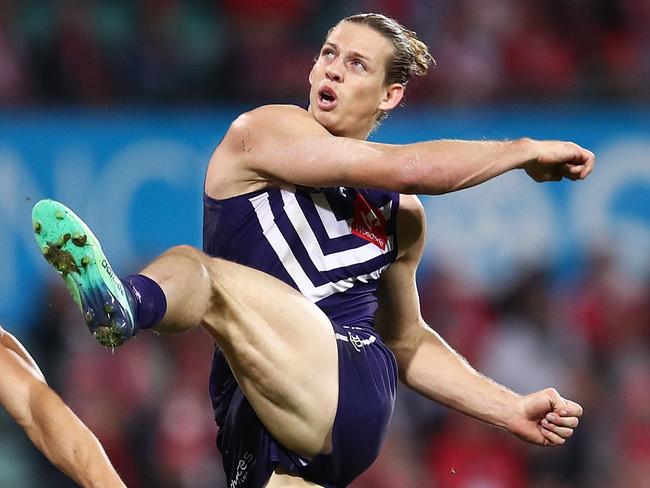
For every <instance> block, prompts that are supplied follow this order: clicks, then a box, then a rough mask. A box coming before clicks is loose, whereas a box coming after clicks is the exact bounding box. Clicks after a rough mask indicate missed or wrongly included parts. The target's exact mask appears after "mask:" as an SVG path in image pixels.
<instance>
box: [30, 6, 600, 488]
mask: <svg viewBox="0 0 650 488" xmlns="http://www.w3.org/2000/svg"><path fill="white" fill-rule="evenodd" d="M281 55H282V53H278V56H281ZM430 62H431V56H430V55H429V53H428V50H427V48H426V46H425V45H424V44H423V43H422V42H421V41H419V40H418V39H417V38H416V37H415V34H414V33H413V32H410V31H408V30H406V29H405V28H403V27H402V26H400V25H399V24H398V23H397V22H395V21H394V20H392V19H389V18H387V17H384V16H382V15H377V14H365V15H357V16H353V17H349V18H347V19H344V20H343V21H341V22H340V23H339V24H337V25H336V26H335V27H334V28H333V29H332V30H330V32H329V33H328V36H327V39H326V42H325V44H324V45H323V48H322V49H321V52H320V54H319V56H318V59H317V60H316V62H315V64H314V66H313V68H312V70H311V73H310V74H309V82H310V84H311V90H310V97H309V101H310V105H309V108H308V110H303V109H301V108H298V107H295V106H265V107H260V108H258V109H256V110H253V111H251V112H249V113H247V114H244V115H242V116H240V117H239V118H238V119H237V120H235V121H234V122H233V124H232V125H231V127H230V129H229V130H228V132H227V134H226V135H225V136H224V138H223V140H222V141H221V143H220V144H219V146H218V147H217V149H216V150H215V152H214V154H213V157H212V159H211V161H210V164H209V167H208V170H207V175H206V181H205V195H204V212H205V215H204V245H203V247H204V251H205V252H206V253H207V254H209V255H210V256H212V257H210V256H208V255H206V254H204V253H201V252H199V251H197V250H195V249H193V248H191V247H188V246H180V247H176V248H173V249H171V250H169V251H168V252H166V253H165V254H163V255H162V256H161V257H160V258H158V259H157V260H155V261H154V262H153V263H151V264H150V265H148V266H147V267H146V268H145V269H144V270H143V271H142V273H141V274H137V275H132V276H129V277H127V278H125V279H124V280H123V281H122V280H120V279H118V278H117V277H116V276H115V275H114V273H113V272H112V270H111V268H110V265H109V264H108V261H107V260H106V257H105V256H104V254H103V252H102V251H101V248H100V246H99V243H98V242H97V240H96V238H95V237H94V236H93V235H92V233H91V232H90V230H89V229H88V227H87V226H86V225H85V224H84V223H83V222H82V221H81V220H80V219H79V218H78V217H77V216H76V215H74V213H72V211H70V210H69V209H67V208H66V207H64V206H63V205H61V204H60V203H58V202H53V201H49V200H48V201H42V202H39V203H38V204H37V205H36V206H35V208H34V211H33V215H32V218H33V223H34V228H35V230H36V238H37V241H38V243H39V245H40V246H41V248H42V251H43V253H44V255H45V257H46V259H47V260H48V261H49V262H50V263H51V264H52V265H53V266H54V267H55V268H56V269H57V270H58V271H59V273H61V274H62V276H63V277H64V279H65V281H66V284H67V285H68V288H69V289H70V292H71V293H72V296H73V298H74V299H75V301H76V302H77V304H78V305H79V307H80V309H81V311H82V313H83V314H84V316H85V318H86V321H87V323H88V325H89V327H90V330H91V331H92V332H93V334H94V335H95V337H96V338H97V339H98V340H99V341H100V343H102V344H104V345H106V346H110V347H114V346H118V345H120V344H121V343H122V342H123V341H125V340H127V339H128V338H130V337H132V336H133V335H135V332H136V331H137V329H138V328H149V327H155V329H156V330H157V331H160V332H169V333H175V332H181V331H183V330H187V329H190V328H193V327H196V326H197V325H198V324H201V325H202V326H203V327H204V328H205V329H206V331H207V332H208V333H210V335H211V336H212V337H213V338H214V340H215V342H216V344H217V345H218V348H217V350H216V352H215V358H214V363H213V371H212V379H211V394H212V400H213V405H214V407H215V416H216V419H217V422H218V424H219V425H220V427H221V428H220V432H219V438H218V445H219V448H220V449H221V451H222V453H223V459H224V468H225V470H226V476H227V478H228V483H229V486H232V487H262V486H267V487H276V486H301V487H303V486H313V484H314V483H316V484H317V485H320V486H326V487H334V486H337V487H338V486H346V485H347V484H349V483H350V482H351V481H352V480H353V479H354V478H355V477H356V476H358V475H359V474H360V473H361V472H363V471H364V470H365V469H366V468H367V467H368V466H369V465H370V464H371V463H372V461H373V460H374V459H375V457H376V455H377V453H378V451H379V449H380V446H381V442H382V439H383V436H384V433H385V430H386V427H387V425H388V422H389V420H390V416H391V414H392V409H393V402H394V396H395V383H396V380H397V375H398V373H399V377H400V379H401V380H402V381H403V382H404V383H405V384H406V385H408V386H409V387H411V388H413V389H414V390H416V391H418V392H420V393H421V394H423V395H425V396H426V397H428V398H431V399H432V400H435V401H438V402H441V403H443V404H445V405H448V406H450V407H451V408H454V409H456V410H459V411H461V412H463V413H465V414H467V415H470V416H473V417H475V418H478V419H481V420H483V421H485V422H489V423H491V424H494V425H498V426H500V427H503V428H506V429H508V430H509V431H511V432H512V433H514V434H515V435H517V436H518V437H520V438H522V439H524V440H526V441H529V442H533V443H536V444H540V445H560V444H563V443H564V442H565V440H566V439H567V438H568V437H570V436H571V434H572V432H573V429H574V428H575V427H576V426H577V425H578V417H579V416H580V415H581V414H582V408H581V407H580V406H579V405H577V404H575V403H573V402H570V401H568V400H565V399H563V398H562V397H561V396H560V395H559V394H558V393H557V392H556V391H555V390H553V389H546V390H543V391H540V392H536V393H533V394H530V395H526V396H520V395H517V394H515V393H513V392H511V391H509V390H508V389H506V388H505V387H503V386H500V385H498V384H496V383H494V382H493V381H491V380H489V379H488V378H486V377H484V376H482V375H480V374H479V373H477V372H476V371H475V370H473V369H472V368H471V367H470V366H469V365H468V364H467V362H466V361H465V360H464V359H463V358H462V357H460V356H459V355H458V354H456V353H455V352H454V351H453V350H452V349H451V348H450V347H449V346H448V345H447V344H446V343H445V342H444V341H443V340H442V339H441V338H440V337H439V336H438V335H437V334H436V333H435V332H434V331H432V330H431V329H430V328H429V327H428V326H427V325H426V324H425V323H424V321H423V320H422V318H421V316H420V311H419V303H418V294H417V290H416V286H415V271H416V268H417V264H418V262H419V260H420V257H421V255H422V250H423V247H424V242H425V238H424V234H425V229H424V225H425V224H424V223H425V219H424V212H423V209H422V206H421V204H420V203H419V201H418V199H417V198H416V197H415V196H413V194H414V193H425V194H440V193H445V192H449V191H455V190H459V189H462V188H467V187H469V186H472V185H476V184H479V183H482V182H484V181H486V180H488V179H490V178H492V177H495V176H497V175H499V174H502V173H504V172H506V171H510V170H514V169H524V170H525V171H526V172H527V173H528V174H529V175H530V176H531V177H532V178H533V179H535V180H536V181H549V180H559V179H562V178H569V179H573V180H575V179H582V178H585V177H587V175H588V174H589V173H590V172H591V170H592V167H593V163H594V155H593V154H592V153H591V152H589V151H587V150H585V149H582V148H581V147H579V146H577V145H575V144H572V143H566V142H558V141H544V142H541V141H532V140H528V139H522V140H518V141H509V142H471V141H428V142H421V143H417V144H407V145H388V144H377V143H370V142H366V140H365V139H366V138H367V137H368V135H369V133H370V132H371V130H372V129H373V127H374V126H375V124H376V123H377V122H378V121H379V120H380V119H381V118H382V117H384V116H385V114H386V113H387V112H388V111H390V110H391V109H393V108H394V107H396V106H397V105H398V104H399V103H400V101H401V100H402V97H403V94H404V89H405V85H406V83H407V81H408V79H409V78H410V76H411V75H412V74H424V73H425V72H426V69H427V67H428V64H429V63H430ZM269 76H273V74H272V73H269ZM371 188H372V189H371ZM221 258H224V259H221Z"/></svg>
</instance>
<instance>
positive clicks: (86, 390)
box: [0, 0, 650, 488]
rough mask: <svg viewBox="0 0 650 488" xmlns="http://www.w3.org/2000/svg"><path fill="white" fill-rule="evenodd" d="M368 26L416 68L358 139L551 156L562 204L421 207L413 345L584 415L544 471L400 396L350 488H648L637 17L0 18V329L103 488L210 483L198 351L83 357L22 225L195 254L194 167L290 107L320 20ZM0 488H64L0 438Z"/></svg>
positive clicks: (622, 13) (538, 6)
mask: <svg viewBox="0 0 650 488" xmlns="http://www.w3.org/2000/svg"><path fill="white" fill-rule="evenodd" d="M360 11H380V12H382V13H385V14H388V15H391V16H394V17H396V18H397V19H398V20H400V21H401V22H402V23H404V24H405V25H407V26H409V27H410V28H412V29H414V30H416V31H417V32H418V33H419V34H420V35H421V37H422V38H423V39H424V40H425V41H426V42H427V43H428V45H429V46H430V49H431V51H432V53H433V55H434V57H435V58H436V59H437V62H438V67H437V69H435V70H432V72H431V73H430V75H429V76H427V77H426V78H424V79H419V80H413V81H412V82H411V84H410V85H409V88H408V91H407V101H406V105H405V107H404V108H401V109H399V110H398V111H396V113H395V114H394V115H392V116H391V118H389V119H388V121H386V122H385V123H384V125H383V126H382V127H381V128H380V130H379V131H378V132H377V133H376V134H374V135H373V139H375V140H381V141H388V142H409V141H414V140H418V139H421V138H479V139H480V138H497V139H504V138H515V137H521V136H531V137H537V138H562V139H571V140H574V141H576V142H578V143H580V144H583V145H585V146H587V147H589V148H590V149H592V150H594V151H595V152H596V153H597V155H598V156H599V159H598V165H597V170H596V171H595V172H594V174H593V175H592V177H591V178H590V179H589V180H588V181H585V182H578V183H573V184H571V183H566V184H565V183H563V182H561V183H553V184H545V185H537V184H535V183H533V182H532V181H530V180H528V179H527V178H526V177H524V176H522V175H519V174H509V175H507V176H505V177H502V178H499V179H497V180H495V181H493V182H490V183H488V184H485V185H483V186H481V187H479V188H475V189H470V190H466V191H463V192H460V193H458V194H453V195H447V196H440V197H432V198H429V197H425V198H423V202H424V204H425V206H426V208H427V215H428V221H429V235H428V248H427V253H426V257H425V262H424V263H423V266H422V268H421V271H420V274H419V277H418V279H419V281H420V292H421V300H422V307H423V311H424V315H425V318H426V319H427V320H428V322H429V323H430V324H431V325H432V326H434V327H435V328H436V329H437V330H438V331H440V332H441V333H442V334H443V335H444V336H445V337H446V338H447V339H448V340H449V342H450V343H451V344H452V345H453V346H454V347H455V348H457V349H458V350H459V351H460V352H461V353H463V354H464V355H465V356H466V357H467V358H468V359H469V360H470V361H471V362H472V363H473V364H474V365H476V366H477V367H478V368H479V369H480V370H482V371H484V372H486V373H487V374H489V375H491V376H492V377H494V378H496V379H497V380H499V381H501V382H503V383H505V384H506V385H508V386H510V387H512V388H513V389H515V390H517V391H519V392H522V393H527V392H530V391H533V390H536V389H538V388H541V387H545V386H549V385H554V386H557V387H558V389H559V390H560V391H561V392H564V393H565V394H566V395H567V396H569V397H571V398H573V399H575V400H577V401H579V402H580V403H582V404H583V406H584V407H585V416H584V419H583V421H582V423H581V427H580V428H579V429H578V431H577V433H576V435H575V437H574V438H573V439H572V440H571V442H569V443H568V444H567V445H566V446H565V447H564V448H562V449H554V450H550V449H541V448H534V447H529V446H525V445H522V444H521V443H519V442H518V441H516V440H514V439H511V438H510V436H509V435H508V434H506V433H504V432H501V431H498V430H496V429H493V428H490V427H487V426H485V425H481V424H480V423H478V422H476V421H473V420H468V419H465V418H463V417H462V416H459V415H457V414H455V413H453V412H451V411H449V410H446V409H443V408H440V407H438V406H436V405H432V404H430V403H428V402H426V401H423V400H420V399H419V398H417V397H415V396H414V395H412V394H409V393H408V392H406V391H402V392H400V398H399V399H398V405H397V409H396V412H395V418H394V421H393V424H392V428H391V431H390V434H389V437H388V439H387V442H386V444H385V446H384V449H383V451H382V454H381V456H380V458H379V460H378V461H377V462H376V463H375V464H374V465H373V467H372V469H371V470H370V471H369V472H368V473H367V474H366V475H364V476H363V477H362V478H360V479H359V480H358V481H356V482H355V483H354V485H353V487H354V488H371V487H372V488H403V487H461V488H464V487H466V488H478V487H489V488H500V487H506V488H509V487H513V488H514V487H538V488H568V487H590V488H591V487H621V488H629V487H648V486H650V162H649V160H648V155H649V154H650V29H649V28H648V26H649V25H650V2H648V0H530V1H527V2H518V1H516V0H484V1H479V0H438V1H435V2H433V1H425V0H376V1H371V0H354V1H342V0H330V1H325V0H223V1H208V0H203V1H192V2H183V1H178V0H140V1H127V0H114V1H99V0H95V1H93V0H52V1H40V0H23V1H18V0H0V216H1V222H2V230H0V250H1V252H2V254H1V258H0V269H2V279H1V280H0V323H2V324H3V325H4V326H5V327H6V328H7V329H8V330H10V331H12V332H13V333H15V334H16V335H17V336H18V337H19V338H21V340H23V341H24V342H25V344H26V345H27V347H28V348H29V349H30V351H31V352H32V353H33V355H34V356H35V358H36V359H37V361H38V362H39V364H40V365H41V367H42V369H43V370H44V372H45V374H46V376H47V377H48V378H49V381H50V383H51V385H52V386H53V387H54V388H55V389H56V390H57V391H58V392H59V393H60V394H61V395H62V396H63V398H64V399H65V400H66V401H67V402H68V403H69V404H70V405H71V406H72V408H73V409H74V410H75V411H76V412H77V413H78V414H79V415H80V416H81V417H82V418H83V419H84V421H85V422H86V423H87V424H88V425H89V426H90V427H91V428H92V430H93V431H94V432H95V433H96V434H97V435H98V437H99V438H100V440H101V441H102V443H103V444H104V446H105V448H106V450H107V451H108V454H109V456H110V457H111V459H112V460H113V462H114V464H115V465H116V467H117V468H118V470H119V471H120V473H121V474H122V476H123V478H124V480H125V481H126V483H127V485H128V486H129V487H132V488H138V487H164V488H181V487H182V488H185V487H187V488H190V487H191V488H204V487H205V488H207V487H217V486H222V485H223V484H224V481H223V478H222V475H221V466H220V459H219V455H218V453H217V451H216V448H215V447H214V438H215V435H216V427H215V426H214V423H213V422H212V412H211V408H210V403H209V399H208V393H207V378H208V371H209V364H210V359H211V348H212V346H211V345H210V342H209V341H207V340H206V337H205V336H204V335H202V333H201V332H197V333H194V334H187V335H185V336H179V337H174V338H168V337H158V336H155V335H153V334H147V333H143V334H141V336H140V337H138V338H137V339H136V340H134V341H132V342H131V343H129V344H127V345H126V346H124V347H122V348H120V349H118V350H116V351H115V353H114V354H111V352H110V351H107V350H104V349H102V348H100V347H99V346H98V345H97V344H95V342H94V341H93V340H92V339H91V338H90V337H89V335H88V334H87V333H86V332H85V329H84V324H83V323H82V321H81V319H80V317H79V316H78V314H77V313H76V310H74V309H73V308H72V302H71V300H70V299H69V297H68V295H67V294H66V292H65V291H63V289H62V286H61V284H60V283H59V281H58V278H57V277H56V276H55V274H54V273H53V272H52V271H51V270H50V269H49V268H47V267H46V265H45V262H44V261H43V259H42V258H41V256H40V255H39V252H38V249H37V248H36V246H35V244H34V241H33V238H32V234H31V225H30V211H31V207H32V205H33V204H34V203H35V202H36V201H37V200H38V199H40V198H45V197H51V198H56V199H59V200H62V201H63V202H66V203H67V204H68V205H70V206H71V207H72V208H74V209H75V210H76V211H77V212H78V213H79V214H80V215H81V216H82V217H83V218H85V219H86V220H87V221H88V222H89V223H90V225H91V226H92V227H94V229H96V233H97V234H98V236H99V237H100V239H102V242H103V245H104V248H105V249H106V250H107V251H108V254H109V256H111V257H112V260H113V264H114V265H115V268H116V269H117V270H118V271H121V272H128V271H133V270H134V269H137V268H138V267H139V266H141V265H142V264H143V263H145V262H146V261H147V260H149V259H151V258H153V257H154V256H156V255H157V254H158V253H160V252H162V251H163V250H164V249H166V248H167V247H169V246H171V245H174V244H180V243H188V244H193V245H196V246H200V235H201V184H202V177H203V171H204V168H205V164H206V162H207V160H208V158H209V156H210V154H211V151H212V150H213V148H214V146H215V145H216V144H217V143H218V141H219V139H220V138H221V136H222V135H223V134H224V131H225V130H226V128H227V126H228V124H229V122H230V121H231V120H232V118H233V117H235V116H236V115H237V114H238V113H240V112H242V111H245V110H247V109H249V108H252V107H253V106H255V105H256V104H259V103H270V102H282V103H297V104H302V105H304V104H305V100H306V99H307V78H306V76H307V72H308V70H309V68H310V65H311V60H312V58H313V56H314V55H315V54H316V53H317V51H318V48H319V44H320V42H321V40H322V39H323V37H324V34H325V32H326V31H327V29H328V28H329V27H330V26H331V25H332V24H334V23H335V22H336V21H337V20H338V19H339V18H341V17H343V16H345V15H348V14H351V13H356V12H360ZM0 486H2V487H12V488H22V487H34V486H49V487H64V486H73V484H72V483H71V482H70V481H69V480H67V478H65V477H64V476H63V475H61V474H60V473H58V472H57V471H56V470H55V469H54V468H52V467H51V466H49V465H48V464H47V463H46V462H45V460H44V458H43V457H42V456H41V455H40V453H38V451H36V450H35V448H33V447H32V446H31V445H30V444H29V443H28V441H27V440H26V437H25V436H24V434H23V433H22V431H20V430H19V429H18V427H16V426H15V425H14V424H13V423H12V422H11V421H10V419H9V418H8V416H7V415H6V414H5V413H4V412H1V413H0Z"/></svg>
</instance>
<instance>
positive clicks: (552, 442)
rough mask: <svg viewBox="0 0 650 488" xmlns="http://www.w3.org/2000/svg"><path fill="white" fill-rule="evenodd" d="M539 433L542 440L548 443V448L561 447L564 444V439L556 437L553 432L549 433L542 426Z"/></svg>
mask: <svg viewBox="0 0 650 488" xmlns="http://www.w3.org/2000/svg"><path fill="white" fill-rule="evenodd" d="M540 432H541V433H542V435H543V436H544V439H546V441H547V442H548V444H546V445H549V446H561V445H562V444H564V443H565V442H566V439H563V438H562V437H560V436H559V435H557V434H556V433H555V432H552V431H550V430H549V429H547V428H545V427H544V426H541V427H540Z"/></svg>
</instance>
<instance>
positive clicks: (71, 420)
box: [0, 327, 125, 487]
mask: <svg viewBox="0 0 650 488" xmlns="http://www.w3.org/2000/svg"><path fill="white" fill-rule="evenodd" d="M0 404H2V406H3V407H4V408H5V409H6V410H7V412H9V415H11V416H12V417H13V418H14V419H15V420H16V422H18V424H19V425H20V426H21V427H22V428H23V429H25V432H26V433H27V435H28V436H29V438H30V439H31V440H32V442H33V443H34V444H35V445H36V447H38V448H39V449H40V450H41V452H42V453H43V454H45V456H47V458H48V459H49V460H50V461H51V462H52V463H53V464H55V465H56V466H57V467H58V468H59V469H60V470H61V471H63V472H64V473H65V474H67V475H68V476H69V477H70V478H72V479H73V480H75V481H76V482H77V483H79V485H81V486H84V487H124V486H125V485H124V483H122V481H121V480H120V477H119V476H118V475H117V473H116V472H115V469H113V466H111V463H110V461H109V460H108V457H106V453H105V452H104V449H103V448H102V446H101V444H100V443H99V441H98V440H97V438H96V437H95V436H94V435H93V433H92V432H90V430H88V427H86V426H85V425H84V424H83V422H81V420H79V418H77V416H76V415H75V414H74V413H73V412H72V410H70V409H69V408H68V407H67V406H66V405H65V403H63V401H62V400H61V398H60V397H59V396H58V395H57V394H56V393H55V392H54V391H53V390H52V389H50V388H49V387H48V386H47V383H46V382H45V378H44V377H43V373H41V370H40V369H39V368H38V366H37V365H36V363H35V362H34V360H33V359H32V357H31V356H30V355H29V353H28V352H27V351H26V350H25V348H24V347H23V346H22V345H21V344H20V342H18V340H17V339H16V338H15V337H14V336H12V335H11V334H9V333H8V332H7V331H5V330H4V329H3V328H2V327H0Z"/></svg>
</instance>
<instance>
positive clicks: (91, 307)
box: [32, 200, 338, 458]
mask: <svg viewBox="0 0 650 488" xmlns="http://www.w3.org/2000/svg"><path fill="white" fill-rule="evenodd" d="M32 220H33V225H34V231H35V234H36V240H37V242H38V244H39V246H40V247H41V250H42V251H43V254H44V256H45V258H46V259H47V261H48V262H49V263H50V264H52V266H54V268H55V269H56V270H57V271H58V272H59V274H61V276H62V277H63V279H64V280H65V283H66V285H67V287H68V289H69V290H70V293H71V294H72V297H73V299H74V300H75V302H76V303H77V305H78V306H79V308H80V310H81V312H82V314H84V317H85V319H86V322H87V323H88V326H89V328H90V330H91V332H92V333H93V334H94V335H95V337H96V338H97V339H98V341H99V342H100V343H101V344H103V345H105V346H108V347H115V346H119V345H120V344H121V343H122V342H124V341H125V340H127V339H128V338H130V337H132V336H133V335H134V334H135V331H136V330H137V329H136V328H135V322H136V318H135V317H134V314H133V303H132V301H131V299H130V298H129V294H128V293H126V292H125V289H124V286H123V284H122V282H121V281H120V280H119V278H117V276H115V274H114V273H113V271H112V269H111V266H110V264H109V263H108V260H107V259H106V257H105V256H104V253H103V252H102V249H101V246H100V244H99V241H98V240H97V238H96V237H95V236H94V235H93V234H92V232H91V231H90V229H89V228H88V227H87V226H86V225H85V224H84V223H83V221H82V220H81V219H80V218H79V217H77V216H76V215H75V214H74V213H73V212H72V211H71V210H70V209H68V208H66V207H65V206H64V205H62V204H60V203H58V202H54V201H52V200H45V201H41V202H39V203H38V204H36V205H35V207H34V210H33V212H32ZM142 274H144V275H146V276H148V277H149V278H151V279H153V280H154V281H155V282H156V283H157V284H158V285H159V286H160V287H161V288H162V290H163V292H164V294H165V297H166V301H167V309H166V314H165V316H164V318H163V320H162V322H160V323H159V324H158V325H157V327H156V330H158V331H160V332H167V333H175V332H183V331H185V330H188V329H191V328H193V327H197V326H202V327H204V328H205V330H206V331H207V332H208V333H209V334H210V335H211V336H212V337H213V338H214V340H215V341H216V343H217V344H218V345H219V346H220V347H221V349H222V350H223V352H224V354H225V356H226V359H227V360H228V362H229V364H230V366H231V368H232V370H233V373H234V374H235V377H236V378H237V381H238V383H239V385H240V386H241V388H242V390H243V392H244V394H245V395H246V397H247V398H248V400H249V401H250V403H251V405H252V406H253V409H254V410H255V412H256V413H257V415H258V416H259V418H260V419H261V421H262V422H263V423H264V425H265V426H266V428H267V429H268V430H269V431H270V432H271V434H273V436H274V437H275V438H276V439H277V440H278V441H279V442H281V443H282V444H283V445H284V446H286V447H287V448H289V449H291V450H292V451H294V452H295V453H297V454H299V455H301V456H304V457H307V458H311V457H313V456H315V455H317V454H320V453H328V452H329V451H330V449H331V429H332V424H333V422H334V416H335V414H336V408H337V403H338V357H337V354H338V353H337V347H336V340H335V337H334V331H333V329H332V326H331V324H330V322H329V320H328V319H327V317H326V316H325V315H324V314H323V313H322V312H321V311H320V310H319V309H318V307H316V306H315V305H313V304H312V303H310V302H309V301H308V300H307V299H305V298H304V297H303V296H302V295H301V294H300V293H298V292H297V291H295V290H294V289H293V288H291V287H289V286H288V285H286V284H284V283H282V282H281V281H279V280H277V279H275V278H273V277H271V276H269V275H267V274H265V273H262V272H259V271H257V270H254V269H251V268H248V267H245V266H241V265H238V264H235V263H232V262H228V261H224V260H221V259H215V258H210V257H209V256H207V255H205V254H203V253H202V252H200V251H198V250H196V249H194V248H191V247H189V246H179V247H176V248H173V249H171V250H169V251H168V252H166V253H165V254H163V255H162V256H161V257H159V258H158V259H156V260H155V261H154V262H153V263H151V264H150V265H149V266H147V267H146V268H145V269H144V270H143V272H142Z"/></svg>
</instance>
